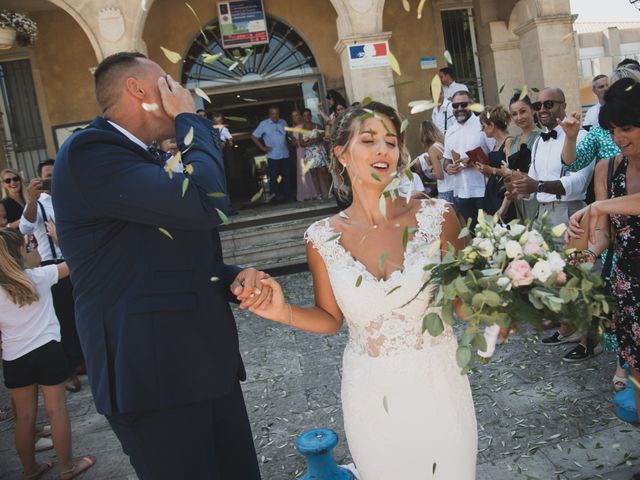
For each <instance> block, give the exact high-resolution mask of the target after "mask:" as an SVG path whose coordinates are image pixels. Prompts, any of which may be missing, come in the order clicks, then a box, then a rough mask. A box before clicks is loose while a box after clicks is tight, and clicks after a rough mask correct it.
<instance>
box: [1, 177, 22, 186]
mask: <svg viewBox="0 0 640 480" xmlns="http://www.w3.org/2000/svg"><path fill="white" fill-rule="evenodd" d="M3 181H4V183H6V184H7V185H9V184H10V183H11V182H14V183H20V177H10V178H5V179H4V180H3Z"/></svg>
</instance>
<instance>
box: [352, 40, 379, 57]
mask: <svg viewBox="0 0 640 480" xmlns="http://www.w3.org/2000/svg"><path fill="white" fill-rule="evenodd" d="M349 56H350V57H351V58H352V59H356V58H373V57H386V56H387V43H386V42H379V43H367V44H365V45H352V46H351V47H350V48H349Z"/></svg>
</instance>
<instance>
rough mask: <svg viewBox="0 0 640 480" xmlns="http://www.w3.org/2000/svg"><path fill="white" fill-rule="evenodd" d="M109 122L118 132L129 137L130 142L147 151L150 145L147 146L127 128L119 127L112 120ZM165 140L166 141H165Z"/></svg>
mask: <svg viewBox="0 0 640 480" xmlns="http://www.w3.org/2000/svg"><path fill="white" fill-rule="evenodd" d="M107 122H109V124H110V125H111V126H112V127H113V128H115V129H116V130H118V131H119V132H120V133H121V134H123V135H124V136H125V137H127V138H128V139H129V140H131V141H132V142H133V143H135V144H137V145H140V146H141V147H142V148H144V149H145V150H147V149H148V148H149V146H148V145H145V143H144V142H143V141H142V140H140V139H139V138H138V137H136V136H135V135H134V134H133V133H131V132H130V131H129V130H127V129H126V128H122V127H121V126H120V125H118V124H117V123H113V122H112V121H111V120H107ZM163 140H164V139H163Z"/></svg>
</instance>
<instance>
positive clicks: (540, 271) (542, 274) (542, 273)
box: [531, 260, 551, 282]
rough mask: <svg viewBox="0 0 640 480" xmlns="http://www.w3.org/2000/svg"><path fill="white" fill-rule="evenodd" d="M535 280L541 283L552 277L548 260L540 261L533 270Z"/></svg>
mask: <svg viewBox="0 0 640 480" xmlns="http://www.w3.org/2000/svg"><path fill="white" fill-rule="evenodd" d="M531 274H532V275H533V278H535V279H536V280H539V281H541V282H546V281H547V280H549V277H550V276H551V266H550V265H549V262H547V261H546V260H538V261H537V262H536V264H535V265H534V266H533V269H532V270H531Z"/></svg>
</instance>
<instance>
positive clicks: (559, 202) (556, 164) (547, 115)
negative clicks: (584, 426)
mask: <svg viewBox="0 0 640 480" xmlns="http://www.w3.org/2000/svg"><path fill="white" fill-rule="evenodd" d="M532 107H533V109H534V111H536V112H537V113H538V118H539V119H540V123H541V124H542V126H543V127H544V128H545V131H543V132H542V133H540V138H538V140H537V141H536V143H535V144H534V145H533V152H532V157H531V166H530V167H529V174H528V175H526V174H523V175H522V176H521V177H520V178H518V179H514V180H513V185H514V188H515V191H516V192H517V193H518V194H519V195H521V196H525V195H530V194H532V193H535V195H536V199H537V200H538V203H539V209H538V216H537V218H542V217H543V216H544V215H547V217H548V221H549V223H550V224H551V225H552V226H555V225H558V224H560V223H564V224H566V225H568V224H569V217H571V215H573V214H574V213H575V212H577V211H578V210H580V209H582V208H583V207H584V206H585V205H586V203H585V198H586V191H587V186H588V185H589V181H590V180H591V176H592V175H593V170H594V166H595V162H594V161H593V160H592V161H591V163H590V164H589V165H588V166H586V167H585V168H583V169H582V170H580V171H578V172H568V171H567V169H566V168H565V167H564V165H563V163H562V148H563V146H564V141H565V136H566V134H565V132H564V130H563V129H562V127H561V126H560V122H561V120H562V119H564V118H565V117H566V103H565V97H564V93H563V92H562V90H560V89H559V88H551V87H548V88H545V89H544V90H542V91H541V92H540V96H539V99H538V101H537V102H534V103H533V104H532ZM585 135H586V132H585V131H584V130H581V131H580V132H579V133H578V141H580V140H581V139H582V138H584V136H585ZM557 242H558V243H557V246H558V247H563V244H564V239H562V238H559V239H557ZM580 336H581V332H578V331H573V332H572V331H571V329H570V328H569V327H567V326H566V325H565V324H563V325H561V326H560V329H559V330H558V331H556V332H555V333H554V334H553V335H551V336H549V337H547V338H544V339H542V343H543V344H545V345H562V344H564V343H575V342H578V341H579V340H580ZM598 350H600V351H602V350H601V347H600V346H592V348H590V349H586V348H584V346H583V345H578V346H577V347H576V348H574V349H573V350H571V351H570V352H568V353H567V354H566V355H565V356H564V360H565V361H567V362H577V361H581V360H584V359H586V358H588V357H590V356H592V355H594V354H595V353H600V352H599V351H598Z"/></svg>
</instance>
